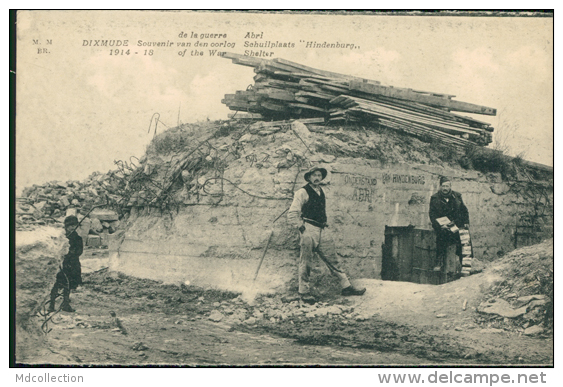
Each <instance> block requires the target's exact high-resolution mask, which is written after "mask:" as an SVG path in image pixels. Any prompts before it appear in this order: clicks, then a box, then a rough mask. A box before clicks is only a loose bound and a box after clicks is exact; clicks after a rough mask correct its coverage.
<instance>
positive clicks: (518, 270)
mask: <svg viewBox="0 0 563 387" xmlns="http://www.w3.org/2000/svg"><path fill="white" fill-rule="evenodd" d="M553 251H554V250H553V239H549V240H546V241H544V242H542V243H540V244H537V245H533V246H528V247H524V248H520V249H518V250H514V251H513V252H511V253H510V254H508V255H506V256H505V257H503V258H502V259H500V260H498V261H496V262H495V263H494V264H493V265H492V266H491V267H490V268H489V270H491V271H492V272H494V273H496V274H498V275H499V276H501V277H502V278H503V280H502V281H501V282H500V283H498V285H496V286H493V287H492V288H491V289H490V290H489V291H488V292H487V293H486V294H485V296H484V301H483V302H482V303H481V305H480V306H479V308H478V311H479V312H481V316H480V317H479V322H480V323H481V325H487V326H489V327H491V328H492V329H505V330H512V331H516V332H521V333H523V334H524V335H536V334H552V333H553Z"/></svg>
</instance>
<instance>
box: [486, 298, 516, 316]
mask: <svg viewBox="0 0 563 387" xmlns="http://www.w3.org/2000/svg"><path fill="white" fill-rule="evenodd" d="M526 310H527V308H526V307H522V308H518V309H513V308H512V306H510V304H509V303H508V302H507V301H505V300H503V299H497V298H492V299H490V300H488V301H485V302H482V303H481V304H480V305H479V307H477V311H478V312H480V313H486V314H496V315H499V316H502V317H507V318H515V317H519V316H522V315H523V314H525V313H526Z"/></svg>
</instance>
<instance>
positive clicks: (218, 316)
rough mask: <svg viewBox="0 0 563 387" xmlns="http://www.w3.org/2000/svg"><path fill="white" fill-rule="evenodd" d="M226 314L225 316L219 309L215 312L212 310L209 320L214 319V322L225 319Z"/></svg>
mask: <svg viewBox="0 0 563 387" xmlns="http://www.w3.org/2000/svg"><path fill="white" fill-rule="evenodd" d="M224 317H225V316H223V314H222V313H221V312H219V311H217V310H214V311H213V312H211V314H210V315H209V317H208V318H209V320H211V321H213V322H219V321H221V320H223V318H224Z"/></svg>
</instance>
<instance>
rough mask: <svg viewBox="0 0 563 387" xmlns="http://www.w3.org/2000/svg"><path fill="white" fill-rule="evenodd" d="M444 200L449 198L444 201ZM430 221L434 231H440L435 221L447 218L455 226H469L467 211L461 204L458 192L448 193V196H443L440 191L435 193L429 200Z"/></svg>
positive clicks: (461, 200)
mask: <svg viewBox="0 0 563 387" xmlns="http://www.w3.org/2000/svg"><path fill="white" fill-rule="evenodd" d="M446 198H449V200H448V201H446ZM429 215H430V221H431V222H432V227H433V228H434V230H436V231H438V230H440V224H438V222H437V221H436V219H438V218H442V217H444V216H447V217H448V219H450V220H451V221H453V222H454V223H455V225H456V226H458V227H463V226H464V225H466V224H469V211H467V207H466V206H465V204H464V203H463V199H462V198H461V194H460V193H459V192H455V191H450V193H449V194H448V195H443V194H442V192H441V191H438V192H436V193H435V194H434V195H432V197H431V198H430V211H429Z"/></svg>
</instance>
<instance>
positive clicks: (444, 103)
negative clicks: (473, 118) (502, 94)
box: [350, 80, 497, 116]
mask: <svg viewBox="0 0 563 387" xmlns="http://www.w3.org/2000/svg"><path fill="white" fill-rule="evenodd" d="M350 90H356V91H361V92H363V93H367V94H372V95H383V96H386V97H393V98H399V99H403V100H407V101H413V102H419V103H422V104H427V105H432V106H438V107H445V108H448V109H450V110H455V111H460V112H466V113H476V114H486V115H490V116H494V115H496V114H497V110H496V109H493V108H490V107H486V106H480V105H475V104H472V103H468V102H461V101H454V100H451V99H448V98H442V97H437V96H434V95H426V94H420V93H417V92H414V91H412V90H410V89H402V88H396V87H387V86H381V85H375V84H373V83H368V82H362V81H359V80H351V81H350Z"/></svg>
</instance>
